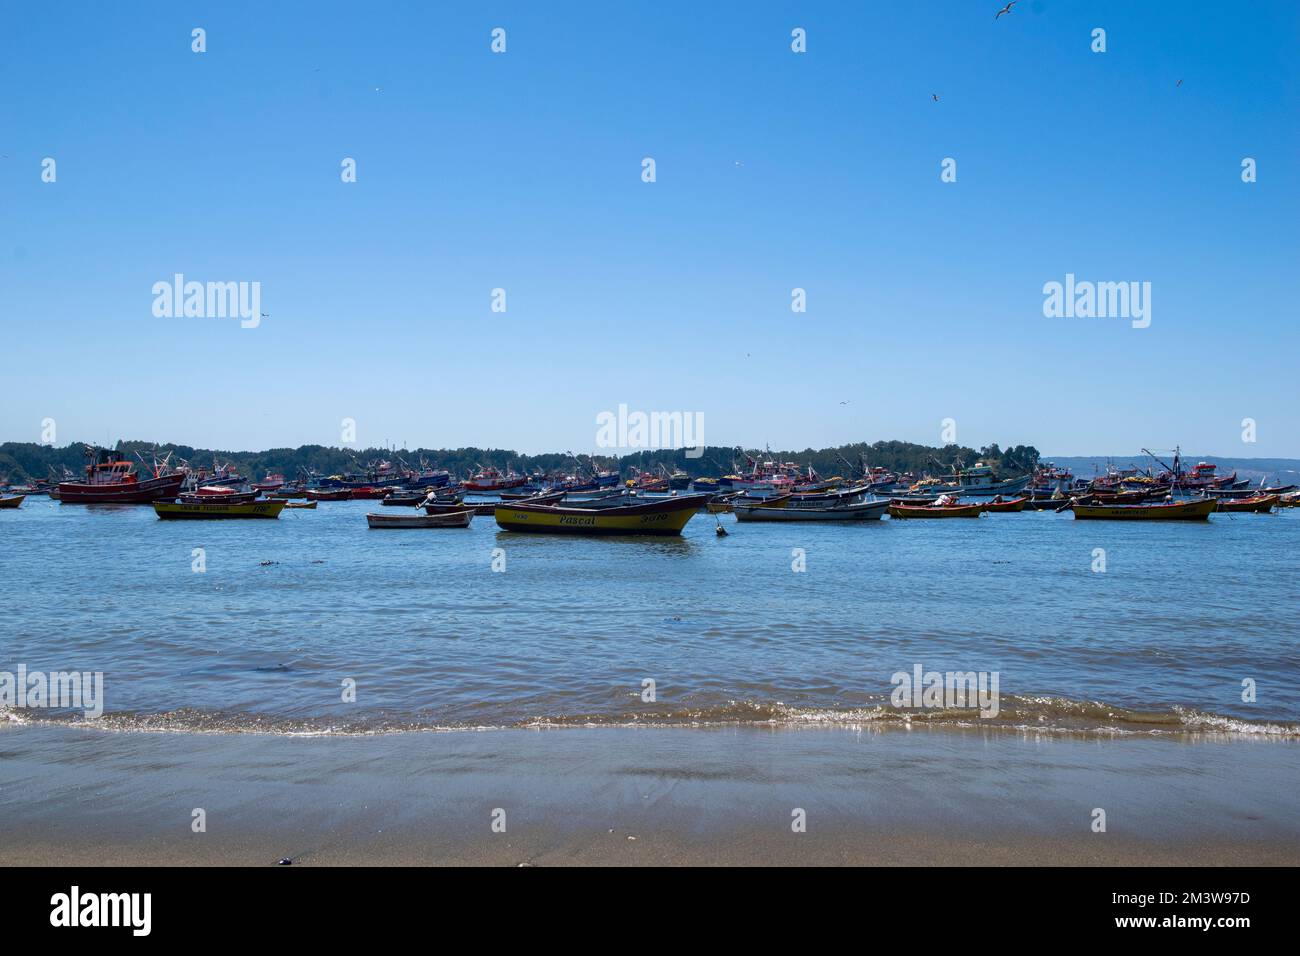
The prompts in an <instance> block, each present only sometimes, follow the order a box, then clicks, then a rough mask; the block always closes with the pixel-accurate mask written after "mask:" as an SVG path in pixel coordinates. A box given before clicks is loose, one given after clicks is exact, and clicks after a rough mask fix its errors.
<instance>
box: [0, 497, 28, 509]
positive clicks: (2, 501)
mask: <svg viewBox="0 0 1300 956" xmlns="http://www.w3.org/2000/svg"><path fill="white" fill-rule="evenodd" d="M26 497H27V496H26V495H14V496H13V497H12V498H4V497H0V508H17V507H18V506H20V505H21V504H22V503H23V499H24V498H26Z"/></svg>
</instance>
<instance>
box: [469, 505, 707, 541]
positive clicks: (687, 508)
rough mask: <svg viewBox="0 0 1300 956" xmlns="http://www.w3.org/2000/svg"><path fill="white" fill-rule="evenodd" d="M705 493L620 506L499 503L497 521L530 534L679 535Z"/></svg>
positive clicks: (511, 529)
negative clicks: (576, 506)
mask: <svg viewBox="0 0 1300 956" xmlns="http://www.w3.org/2000/svg"><path fill="white" fill-rule="evenodd" d="M707 498H708V496H707V495H683V496H681V497H678V498H670V499H666V500H664V501H655V502H652V503H649V504H638V505H628V506H626V507H620V508H565V507H560V506H556V505H528V504H522V503H520V504H504V503H503V504H500V505H497V507H496V511H495V513H496V519H497V524H498V525H500V526H501V528H503V529H504V530H506V531H519V532H524V533H534V534H580V535H658V536H665V535H679V534H681V533H682V529H683V528H684V527H686V523H687V522H688V521H690V520H691V518H693V517H695V515H696V513H697V512H698V511H699V508H700V505H701V504H702V503H703V502H704V501H706V500H707Z"/></svg>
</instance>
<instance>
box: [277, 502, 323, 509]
mask: <svg viewBox="0 0 1300 956" xmlns="http://www.w3.org/2000/svg"><path fill="white" fill-rule="evenodd" d="M284 506H285V507H286V508H295V509H297V508H309V509H314V508H315V507H316V502H314V501H286V502H285V503H284Z"/></svg>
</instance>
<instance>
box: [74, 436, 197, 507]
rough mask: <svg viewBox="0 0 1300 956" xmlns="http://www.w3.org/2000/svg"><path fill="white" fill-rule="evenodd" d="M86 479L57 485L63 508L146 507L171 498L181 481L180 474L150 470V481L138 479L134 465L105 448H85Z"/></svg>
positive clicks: (181, 472)
mask: <svg viewBox="0 0 1300 956" xmlns="http://www.w3.org/2000/svg"><path fill="white" fill-rule="evenodd" d="M86 462H87V463H86V480H85V481H61V482H59V500H60V501H61V502H62V503H63V504H66V505H93V504H148V503H149V502H151V501H161V500H170V499H172V498H175V497H176V495H177V493H178V492H179V491H180V488H181V485H182V484H183V483H184V482H185V473H184V472H183V471H168V470H166V468H165V466H162V465H158V466H156V467H155V468H154V475H153V477H152V478H145V479H144V480H141V479H140V477H139V476H138V475H136V473H135V465H134V464H132V463H131V462H129V461H122V460H120V459H118V457H117V453H116V452H114V451H112V450H110V449H107V448H95V447H92V446H89V445H88V446H86Z"/></svg>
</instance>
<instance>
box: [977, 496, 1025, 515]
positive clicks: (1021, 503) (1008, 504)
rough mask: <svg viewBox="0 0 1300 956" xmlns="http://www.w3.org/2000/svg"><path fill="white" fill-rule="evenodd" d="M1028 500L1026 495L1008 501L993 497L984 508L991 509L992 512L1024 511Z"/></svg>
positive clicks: (1009, 512)
mask: <svg viewBox="0 0 1300 956" xmlns="http://www.w3.org/2000/svg"><path fill="white" fill-rule="evenodd" d="M1028 502H1029V497H1028V496H1027V495H1026V496H1025V497H1023V498H1013V499H1011V500H1010V501H999V500H998V499H996V498H995V499H993V500H992V501H990V502H989V503H988V504H986V505H985V506H984V510H985V511H991V512H993V513H994V514H1011V513H1014V512H1017V511H1024V510H1025V505H1026V504H1027V503H1028Z"/></svg>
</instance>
